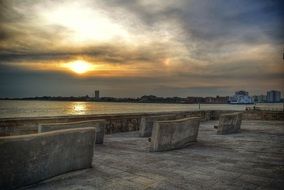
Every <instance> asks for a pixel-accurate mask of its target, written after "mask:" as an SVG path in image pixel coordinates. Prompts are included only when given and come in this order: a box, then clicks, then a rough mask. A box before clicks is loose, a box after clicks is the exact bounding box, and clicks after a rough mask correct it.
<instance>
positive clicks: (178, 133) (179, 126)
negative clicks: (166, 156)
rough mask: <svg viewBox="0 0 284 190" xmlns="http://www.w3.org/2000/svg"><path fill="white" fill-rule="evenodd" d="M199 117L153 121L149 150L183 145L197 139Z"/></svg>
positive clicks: (176, 147) (164, 149)
mask: <svg viewBox="0 0 284 190" xmlns="http://www.w3.org/2000/svg"><path fill="white" fill-rule="evenodd" d="M199 125H200V118H199V117H191V118H183V119H179V120H170V121H155V122H154V127H153V132H152V137H151V142H150V151H153V152H156V151H166V150H172V149H178V148H182V147H185V146H187V145H189V144H192V143H193V142H196V141H197V136H198V129H199Z"/></svg>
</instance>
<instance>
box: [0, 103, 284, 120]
mask: <svg viewBox="0 0 284 190" xmlns="http://www.w3.org/2000/svg"><path fill="white" fill-rule="evenodd" d="M246 106H247V105H230V104H201V105H200V109H201V110H245V107H246ZM249 106H252V105H249ZM256 106H259V107H266V108H269V109H281V108H283V104H257V105H256ZM198 109H199V106H198V104H146V103H143V104H139V103H111V102H62V101H16V100H0V118H8V117H36V116H61V115H84V114H110V113H142V112H167V111H192V110H198Z"/></svg>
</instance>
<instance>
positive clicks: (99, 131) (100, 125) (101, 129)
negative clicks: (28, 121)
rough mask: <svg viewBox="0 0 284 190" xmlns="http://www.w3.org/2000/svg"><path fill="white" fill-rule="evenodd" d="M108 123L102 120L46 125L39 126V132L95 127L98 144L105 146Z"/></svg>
mask: <svg viewBox="0 0 284 190" xmlns="http://www.w3.org/2000/svg"><path fill="white" fill-rule="evenodd" d="M105 126H106V121H105V120H104V119H100V120H88V121H78V122H66V123H46V124H39V126H38V132H39V133H42V132H48V131H54V130H60V129H74V128H84V127H95V128H96V144H103V142H104V135H105Z"/></svg>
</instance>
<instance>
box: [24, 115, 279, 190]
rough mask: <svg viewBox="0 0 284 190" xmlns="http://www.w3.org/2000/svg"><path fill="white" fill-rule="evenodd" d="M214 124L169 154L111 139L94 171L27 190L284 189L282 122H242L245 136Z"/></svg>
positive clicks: (126, 137) (133, 135)
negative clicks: (194, 140) (228, 132)
mask: <svg viewBox="0 0 284 190" xmlns="http://www.w3.org/2000/svg"><path fill="white" fill-rule="evenodd" d="M215 124H218V121H209V122H201V124H200V127H199V134H198V142H197V143H195V144H194V145H192V146H190V147H186V148H183V149H178V150H173V151H167V152H149V151H148V149H149V143H148V142H147V138H140V137H139V134H138V132H127V133H116V134H112V135H106V136H105V142H104V144H103V145H96V149H95V154H94V159H93V168H91V169H87V170H81V171H77V172H71V173H68V174H64V175H61V176H58V177H55V178H53V179H51V180H48V181H44V182H42V183H40V184H37V185H34V186H31V187H29V188H28V189H35V190H51V189H60V190H78V189H81V190H93V189H96V190H106V189H109V190H111V189H115V190H125V189H127V190H129V189H133V190H137V189H138V190H140V189H147V190H152V189H153V190H154V189H158V190H159V189H168V190H177V189H181V190H188V189H194V190H201V189H203V190H204V189H210V190H211V189H214V190H215V189H216V190H230V189H231V190H236V189H240V190H241V189H246V190H250V189H257V190H264V189H265V190H272V189H275V190H277V189H279V190H281V189H283V185H284V179H283V174H284V127H283V126H284V122H283V121H243V123H242V131H241V133H237V134H232V135H226V136H224V135H217V134H216V130H215V129H213V127H212V126H213V125H215Z"/></svg>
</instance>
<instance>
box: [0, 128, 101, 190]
mask: <svg viewBox="0 0 284 190" xmlns="http://www.w3.org/2000/svg"><path fill="white" fill-rule="evenodd" d="M94 141H95V129H94V128H80V129H65V130H58V131H53V132H46V133H40V134H32V135H20V136H8V137H0V150H1V154H0V189H6V190H8V189H14V188H17V187H22V186H25V185H30V184H33V183H37V182H39V181H41V180H44V179H48V178H51V177H53V176H56V175H59V174H63V173H66V172H69V171H72V170H78V169H84V168H90V167H91V166H92V158H93V151H94Z"/></svg>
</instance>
